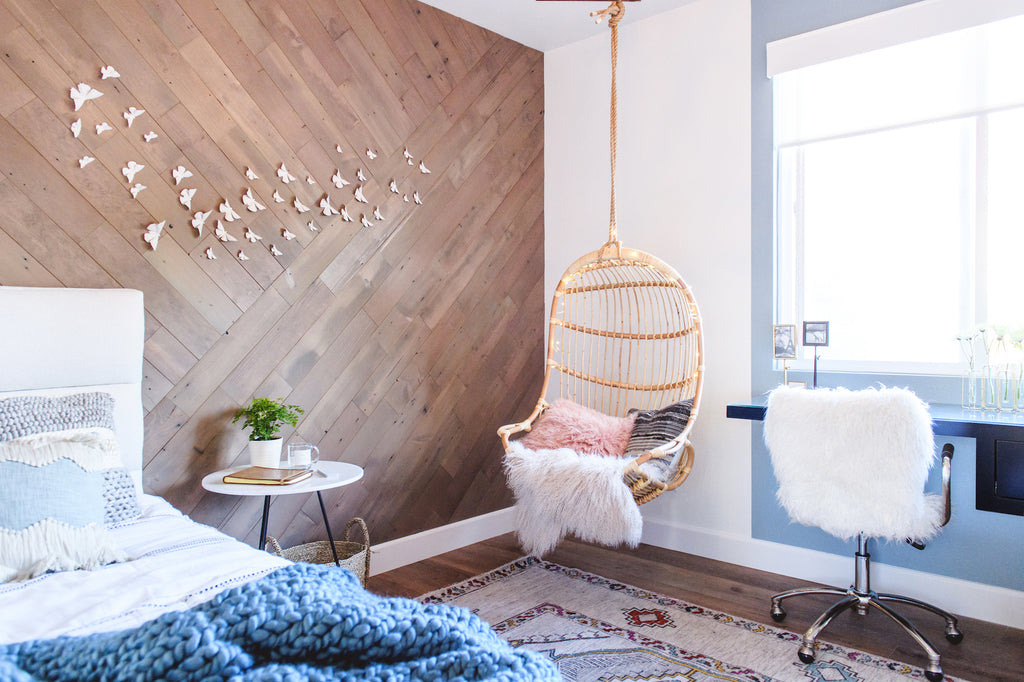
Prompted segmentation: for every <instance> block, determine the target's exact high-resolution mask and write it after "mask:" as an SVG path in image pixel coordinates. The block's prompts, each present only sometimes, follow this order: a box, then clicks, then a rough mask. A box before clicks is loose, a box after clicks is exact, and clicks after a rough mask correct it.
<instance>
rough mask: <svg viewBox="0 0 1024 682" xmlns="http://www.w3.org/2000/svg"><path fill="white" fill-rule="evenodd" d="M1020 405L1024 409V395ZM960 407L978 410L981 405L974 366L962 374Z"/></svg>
mask: <svg viewBox="0 0 1024 682" xmlns="http://www.w3.org/2000/svg"><path fill="white" fill-rule="evenodd" d="M1020 405H1021V408H1022V409H1024V397H1022V399H1021V401H1020ZM960 407H962V408H964V409H965V410H976V409H978V408H979V407H980V405H979V401H978V375H977V373H976V372H975V371H974V369H973V368H971V369H969V370H967V371H966V372H964V373H963V374H962V375H961V376H960Z"/></svg>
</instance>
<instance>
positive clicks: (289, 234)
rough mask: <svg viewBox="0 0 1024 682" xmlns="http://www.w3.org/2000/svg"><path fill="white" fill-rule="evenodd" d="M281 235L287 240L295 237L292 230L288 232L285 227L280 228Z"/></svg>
mask: <svg viewBox="0 0 1024 682" xmlns="http://www.w3.org/2000/svg"><path fill="white" fill-rule="evenodd" d="M281 236H282V237H284V238H285V239H287V240H288V241H291V240H293V239H295V235H294V234H292V232H290V231H289V230H288V228H287V227H285V228H282V229H281Z"/></svg>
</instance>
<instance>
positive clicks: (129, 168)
mask: <svg viewBox="0 0 1024 682" xmlns="http://www.w3.org/2000/svg"><path fill="white" fill-rule="evenodd" d="M143 168H145V166H143V165H142V164H141V163H135V162H134V161H129V162H128V164H127V165H126V166H125V167H124V168H122V169H121V175H123V176H125V177H126V178H128V182H130V183H131V182H135V175H136V173H138V172H139V171H141V170H142V169H143Z"/></svg>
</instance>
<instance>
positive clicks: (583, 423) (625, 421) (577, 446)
mask: <svg viewBox="0 0 1024 682" xmlns="http://www.w3.org/2000/svg"><path fill="white" fill-rule="evenodd" d="M634 419H635V415H631V416H628V417H609V416H608V415H606V414H602V413H600V412H598V411H597V410H592V409H590V408H589V407H584V406H583V405H579V404H577V403H574V402H573V401H571V400H567V399H565V398H562V399H560V400H556V401H555V402H554V403H553V404H552V405H551V406H550V407H548V409H547V410H545V412H544V414H542V415H541V416H540V417H539V418H538V419H537V421H535V422H534V423H533V428H532V429H531V430H530V432H529V433H527V434H526V435H525V436H524V437H523V439H522V443H523V445H524V446H526V447H528V448H530V449H531V450H554V449H557V448H569V449H571V450H575V451H576V452H591V453H596V454H598V455H607V456H610V457H619V456H621V455H622V454H623V453H624V452H625V451H626V446H627V445H628V444H629V434H630V433H631V432H632V430H633V420H634Z"/></svg>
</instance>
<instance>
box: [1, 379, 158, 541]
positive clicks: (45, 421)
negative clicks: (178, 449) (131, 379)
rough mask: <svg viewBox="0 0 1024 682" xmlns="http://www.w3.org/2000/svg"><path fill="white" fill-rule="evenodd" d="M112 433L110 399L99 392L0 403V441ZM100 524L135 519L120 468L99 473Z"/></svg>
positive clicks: (130, 489) (130, 485)
mask: <svg viewBox="0 0 1024 682" xmlns="http://www.w3.org/2000/svg"><path fill="white" fill-rule="evenodd" d="M82 428H107V429H111V430H113V429H114V396H112V395H110V394H109V393H103V392H101V391H92V392H88V393H72V394H70V395H66V396H59V397H52V396H45V395H27V396H18V397H15V398H3V399H0V441H8V440H15V439H17V438H24V437H25V436H34V435H37V434H40V433H52V432H54V431H66V430H68V429H82ZM103 511H104V519H103V520H104V523H105V524H106V525H108V526H109V525H112V524H115V523H120V522H122V521H129V520H131V519H137V518H138V517H139V516H140V515H141V513H142V512H141V509H140V507H139V499H138V496H137V495H136V491H135V483H134V482H133V481H132V477H131V474H129V473H128V471H127V470H126V469H125V468H124V467H114V468H111V469H106V470H105V471H104V472H103Z"/></svg>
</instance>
